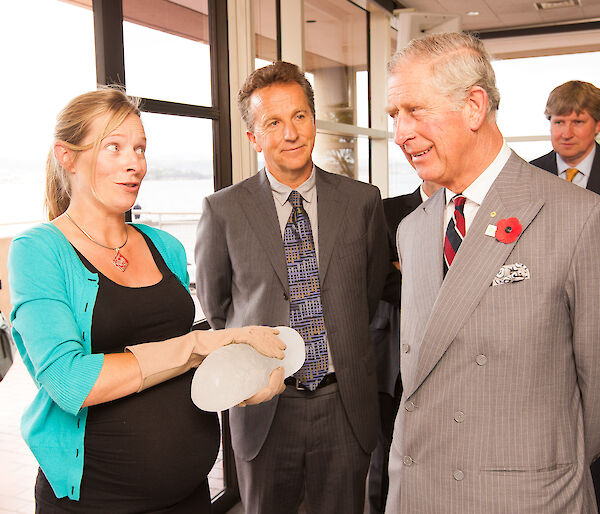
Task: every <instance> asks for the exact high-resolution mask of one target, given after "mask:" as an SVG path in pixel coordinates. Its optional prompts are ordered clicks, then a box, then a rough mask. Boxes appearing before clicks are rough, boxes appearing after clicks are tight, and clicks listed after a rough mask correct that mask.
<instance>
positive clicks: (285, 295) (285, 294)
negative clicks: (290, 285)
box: [283, 293, 288, 302]
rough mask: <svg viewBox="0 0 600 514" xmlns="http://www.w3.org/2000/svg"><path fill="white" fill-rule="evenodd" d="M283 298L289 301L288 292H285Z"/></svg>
mask: <svg viewBox="0 0 600 514" xmlns="http://www.w3.org/2000/svg"><path fill="white" fill-rule="evenodd" d="M283 300H284V301H285V302H287V301H288V295H287V293H283Z"/></svg>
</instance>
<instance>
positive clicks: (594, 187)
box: [530, 143, 600, 194]
mask: <svg viewBox="0 0 600 514" xmlns="http://www.w3.org/2000/svg"><path fill="white" fill-rule="evenodd" d="M530 164H533V165H534V166H537V167H538V168H542V169H543V170H546V171H549V172H551V173H554V174H555V175H558V168H557V167H556V152H555V151H554V150H552V151H551V152H549V153H547V154H546V155H542V156H541V157H538V158H537V159H534V160H533V161H530ZM586 189H589V190H590V191H593V192H594V193H598V194H600V145H599V144H598V143H596V155H594V161H593V162H592V171H591V173H590V178H589V180H588V183H587V187H586Z"/></svg>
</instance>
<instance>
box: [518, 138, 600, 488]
mask: <svg viewBox="0 0 600 514" xmlns="http://www.w3.org/2000/svg"><path fill="white" fill-rule="evenodd" d="M595 145H596V154H595V155H594V161H593V162H592V170H591V172H590V176H589V179H588V183H587V187H586V189H588V190H589V191H593V192H594V193H598V194H600V145H599V144H598V143H595ZM530 164H533V165H534V166H537V167H538V168H542V169H543V170H546V171H549V172H550V173H554V174H555V175H558V167H557V166H556V152H555V151H554V150H552V151H551V152H549V153H547V154H546V155H542V156H541V157H538V158H537V159H534V160H533V161H530ZM598 472H599V473H600V470H598ZM598 478H599V480H600V475H599V476H598ZM594 483H596V484H600V481H599V482H594Z"/></svg>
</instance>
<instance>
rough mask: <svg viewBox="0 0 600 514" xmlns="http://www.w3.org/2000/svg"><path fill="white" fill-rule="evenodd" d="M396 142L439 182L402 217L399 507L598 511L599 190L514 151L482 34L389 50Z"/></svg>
mask: <svg viewBox="0 0 600 514" xmlns="http://www.w3.org/2000/svg"><path fill="white" fill-rule="evenodd" d="M389 71H390V75H389V83H388V85H389V96H388V100H389V112H390V114H391V115H392V117H393V118H394V130H395V141H396V143H397V144H398V145H399V146H401V148H402V149H403V151H404V152H405V154H406V155H407V157H408V158H409V159H410V160H411V161H412V163H413V164H414V166H415V168H416V169H417V171H418V173H419V175H420V176H421V178H423V179H426V180H433V181H435V182H437V183H440V184H442V185H444V186H445V188H443V189H441V190H440V191H438V192H437V193H436V194H435V195H433V196H432V197H431V198H430V199H429V200H428V201H427V202H425V203H423V204H422V206H420V207H419V208H417V209H416V210H415V211H414V212H413V213H412V214H411V215H409V216H408V217H407V218H405V220H404V221H403V222H402V223H401V224H400V227H399V229H398V233H397V245H398V251H399V256H400V262H401V268H402V278H403V282H402V300H401V301H402V313H401V342H402V344H405V345H408V347H409V348H410V351H408V352H407V353H405V354H403V355H402V359H401V374H402V378H403V384H404V393H403V396H402V400H401V406H400V410H399V413H398V416H397V418H396V423H395V428H394V438H393V443H392V451H391V457H390V492H389V496H388V506H387V510H386V512H389V513H390V514H391V513H393V514H396V513H407V514H409V513H410V514H413V513H416V512H418V513H419V514H433V513H436V514H441V513H443V514H448V513H460V514H507V513H510V514H519V513H531V514H533V513H535V514H541V513H544V514H565V513H595V512H596V511H597V508H596V501H595V498H594V489H593V485H592V480H591V476H590V470H589V465H590V462H591V461H592V460H593V459H594V458H595V457H596V456H597V455H598V453H599V452H600V316H599V315H598V314H599V312H600V260H599V259H598V253H599V252H600V198H599V197H598V196H597V195H595V194H593V193H590V192H589V191H585V190H583V189H582V188H579V187H576V186H574V185H572V184H569V183H567V182H565V181H563V180H560V179H558V178H557V177H555V176H553V175H551V174H549V173H546V172H544V171H542V170H539V169H538V168H535V167H533V166H531V165H529V164H528V163H526V162H525V161H523V160H522V159H520V158H519V157H518V156H517V155H515V154H514V153H513V152H511V151H510V150H509V149H508V148H507V146H506V145H505V144H504V142H503V138H502V135H501V134H500V132H499V130H498V127H497V126H496V122H495V112H496V110H497V107H498V102H499V94H498V91H497V89H496V87H495V79H494V72H493V70H492V68H491V65H490V62H489V58H488V56H487V54H486V52H485V50H484V48H483V45H482V44H481V42H480V41H478V40H477V39H475V38H473V37H471V36H468V35H464V34H438V35H433V36H428V37H425V38H424V39H421V40H414V41H412V42H411V43H409V45H408V46H407V47H406V48H405V49H403V50H401V51H400V52H399V53H397V54H396V55H395V56H394V58H393V59H392V62H391V63H390V68H389Z"/></svg>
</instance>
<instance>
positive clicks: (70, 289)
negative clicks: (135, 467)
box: [8, 223, 189, 500]
mask: <svg viewBox="0 0 600 514" xmlns="http://www.w3.org/2000/svg"><path fill="white" fill-rule="evenodd" d="M135 227H137V228H139V229H140V230H141V231H142V232H144V233H145V234H146V235H148V236H149V237H150V239H151V240H152V242H153V243H154V245H155V246H156V248H157V249H158V251H159V252H160V253H161V255H162V257H163V259H164V260H165V262H166V263H167V266H168V267H169V268H170V269H171V270H172V271H173V273H174V274H175V275H176V276H177V277H178V278H179V280H180V281H181V283H182V284H183V285H184V286H185V287H186V288H189V277H188V273H187V261H186V256H185V250H184V248H183V246H182V244H181V243H180V242H179V241H178V240H177V239H175V238H174V237H173V236H171V235H170V234H168V233H166V232H164V231H162V230H158V229H155V228H152V227H149V226H147V225H142V224H135ZM8 273H9V283H10V294H11V300H12V303H13V306H14V308H13V311H12V313H11V321H12V331H13V336H14V339H15V343H16V344H17V348H18V349H19V353H20V354H21V357H22V358H23V362H24V363H25V366H26V367H27V370H28V371H29V374H30V375H31V376H32V377H33V380H34V382H35V384H36V386H37V387H38V392H37V394H36V396H35V398H34V400H33V402H32V404H31V405H30V406H29V407H28V408H27V410H26V411H25V413H24V414H23V418H22V421H21V433H22V434H23V438H24V439H25V442H26V443H27V445H28V446H29V448H30V449H31V451H32V453H33V454H34V455H35V458H36V459H37V461H38V463H39V465H40V468H41V469H42V471H43V472H44V474H45V475H46V477H47V479H48V481H49V482H50V485H51V486H52V489H53V490H54V493H55V495H56V497H57V498H62V497H64V496H68V497H69V498H71V499H72V500H78V499H79V487H80V484H81V477H82V475H83V457H84V455H83V450H84V444H83V439H84V436H85V421H86V417H87V408H82V407H81V405H82V404H83V402H84V401H85V399H86V398H87V396H88V394H89V392H90V390H91V389H92V386H93V385H94V383H95V382H96V379H97V378H98V374H99V373H100V368H101V367H102V363H103V361H104V355H103V354H99V353H96V354H92V352H91V333H92V332H91V329H92V313H93V312H94V304H95V301H96V294H97V292H98V275H97V274H95V273H91V272H90V271H89V270H88V269H87V268H86V267H85V266H84V265H83V264H82V262H81V260H80V259H79V257H78V256H77V254H76V253H75V250H74V249H73V247H72V246H71V244H70V243H69V241H68V240H67V239H66V238H65V237H64V235H63V234H62V232H60V231H59V230H58V229H57V228H56V227H55V226H54V225H53V224H52V223H44V224H41V225H38V226H36V227H34V228H32V229H30V230H28V231H26V232H24V233H22V234H20V235H18V236H17V237H15V238H14V240H13V242H12V244H11V246H10V250H9V256H8Z"/></svg>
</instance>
